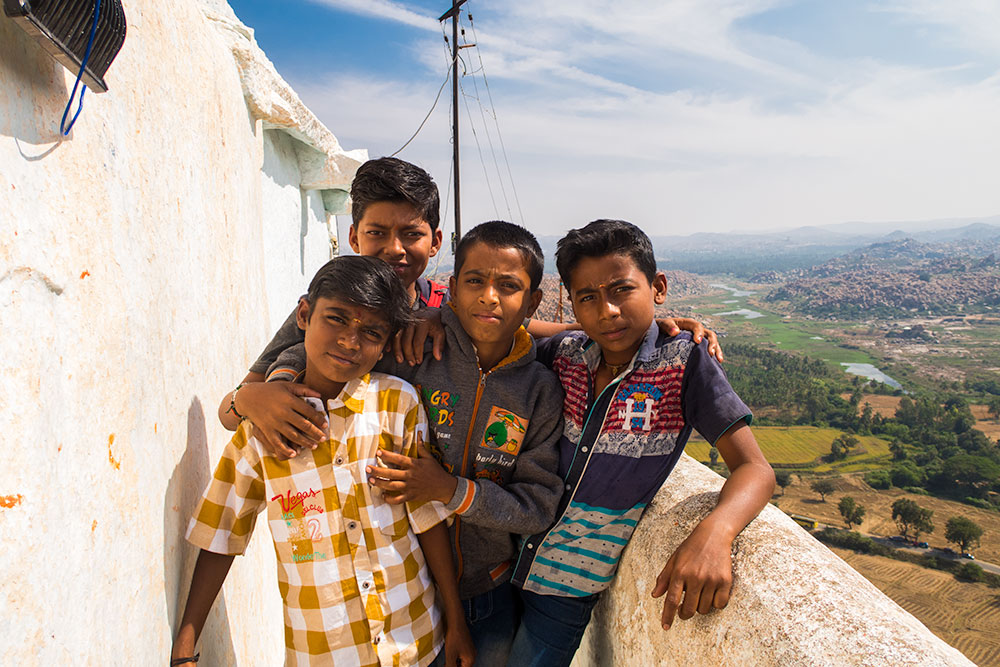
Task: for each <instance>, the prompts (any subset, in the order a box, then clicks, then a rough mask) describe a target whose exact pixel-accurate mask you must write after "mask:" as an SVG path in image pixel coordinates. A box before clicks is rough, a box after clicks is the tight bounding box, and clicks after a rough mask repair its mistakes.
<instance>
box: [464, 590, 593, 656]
mask: <svg viewBox="0 0 1000 667" xmlns="http://www.w3.org/2000/svg"><path fill="white" fill-rule="evenodd" d="M518 594H519V595H520V597H521V603H522V605H523V609H522V612H521V626H520V627H519V628H518V629H517V635H515V637H514V646H513V647H511V649H510V657H509V658H508V659H507V665H508V666H509V667H559V666H560V665H563V666H566V667H568V665H569V663H571V662H572V661H573V655H574V654H575V653H576V649H577V648H579V646H580V639H582V638H583V631H584V630H586V629H587V623H589V622H590V614H591V612H593V611H594V605H596V604H597V601H598V600H599V599H600V593H597V594H595V595H588V596H587V597H582V598H573V597H560V596H558V595H539V594H538V593H532V592H530V591H522V590H519V591H518ZM476 664H479V663H476Z"/></svg>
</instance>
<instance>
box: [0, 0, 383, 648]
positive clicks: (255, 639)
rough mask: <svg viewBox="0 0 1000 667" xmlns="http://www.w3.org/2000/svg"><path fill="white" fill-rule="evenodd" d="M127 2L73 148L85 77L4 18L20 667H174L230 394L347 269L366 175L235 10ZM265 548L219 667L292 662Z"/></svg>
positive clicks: (8, 441)
mask: <svg viewBox="0 0 1000 667" xmlns="http://www.w3.org/2000/svg"><path fill="white" fill-rule="evenodd" d="M124 8H125V13H126V16H127V18H128V37H127V39H126V41H125V45H124V47H123V49H122V51H121V53H120V54H119V55H118V58H117V60H116V61H115V62H114V64H113V65H112V66H111V68H110V69H109V71H108V74H107V76H106V77H105V79H106V81H107V83H108V86H109V91H108V92H107V93H105V94H94V93H93V92H88V93H87V96H86V98H85V100H84V108H83V113H82V114H81V116H80V119H79V121H78V122H77V124H76V126H75V128H74V129H73V131H72V133H71V134H70V136H69V137H66V138H65V139H62V140H60V138H59V120H60V117H61V116H62V112H63V108H64V107H65V106H66V102H67V101H68V99H69V96H70V90H71V89H72V85H73V80H74V76H75V72H74V73H71V72H68V71H67V70H65V69H64V68H63V67H62V66H61V65H59V64H57V63H56V62H55V60H53V59H52V58H51V57H50V56H49V55H48V54H47V53H46V52H45V51H44V50H43V48H42V47H41V46H40V45H39V44H38V43H36V42H35V41H34V40H33V39H32V38H30V37H28V35H27V34H26V33H25V32H24V31H23V30H22V29H21V28H20V27H19V26H17V25H16V24H15V23H14V22H13V21H12V20H11V19H9V18H7V17H5V16H3V15H2V13H0V332H2V334H0V346H2V347H0V352H2V353H0V405H2V408H0V450H2V452H3V465H2V466H0V536H2V542H0V586H2V590H0V619H2V620H0V656H2V657H0V663H2V664H4V665H7V664H10V665H14V664H18V665H83V664H93V665H97V664H104V665H153V664H165V663H166V658H167V657H168V656H169V650H170V643H171V638H172V635H173V632H174V629H175V627H176V623H177V622H178V617H179V614H180V606H181V605H182V604H183V600H184V599H185V597H186V595H187V590H186V586H187V581H189V579H190V573H191V568H192V566H193V560H194V557H195V555H196V553H195V550H194V549H193V548H191V547H190V546H189V545H187V544H186V542H184V540H183V528H184V525H185V524H186V521H187V517H188V516H189V514H190V512H191V510H192V509H193V506H194V503H195V502H196V500H197V498H198V495H199V494H200V493H201V490H202V488H203V487H204V484H205V483H206V482H207V480H208V478H209V475H210V474H211V468H212V466H213V465H214V463H215V460H216V459H217V457H218V455H219V453H220V452H221V450H222V447H223V446H224V445H225V443H226V441H227V439H228V438H227V435H226V432H225V431H224V430H223V429H222V427H221V426H220V425H219V424H218V419H216V417H215V410H216V406H217V405H218V401H219V398H220V397H221V396H222V395H223V394H224V393H225V392H226V391H227V389H230V388H231V387H233V386H234V385H235V383H236V382H237V381H238V380H239V379H240V378H242V377H243V375H244V374H245V373H246V369H247V367H248V365H249V364H250V362H251V361H252V360H253V358H254V356H255V354H256V353H257V352H258V351H259V350H260V349H261V348H262V346H263V345H264V344H265V343H266V342H267V339H268V337H269V336H270V334H271V333H272V331H273V329H274V327H275V326H276V325H277V324H278V323H279V322H280V321H281V320H282V319H283V318H284V316H285V315H287V314H288V312H289V311H290V310H291V308H292V307H293V306H294V304H295V301H296V297H297V296H298V295H299V294H300V293H302V291H304V289H305V286H306V285H307V283H308V279H309V278H310V277H311V276H312V274H313V273H314V272H315V270H316V269H317V268H318V267H319V265H320V264H322V262H324V261H326V260H327V259H329V257H330V242H329V235H328V232H327V223H328V217H329V216H331V215H332V214H336V213H345V212H346V210H347V209H346V204H347V195H346V191H347V189H348V188H349V185H350V181H351V179H352V178H353V175H354V171H355V170H356V168H357V166H358V165H360V163H361V162H363V161H364V160H365V159H366V158H367V155H366V153H365V151H352V152H345V151H344V150H342V149H341V147H340V146H339V144H338V143H337V140H336V138H335V137H334V136H333V135H332V134H331V133H330V132H329V130H327V129H326V128H325V127H323V125H322V124H321V123H320V122H319V121H318V120H317V119H316V117H315V116H314V115H313V114H312V113H311V112H310V111H309V110H308V109H307V108H306V107H305V106H304V105H303V104H302V102H301V101H300V100H299V99H298V97H297V96H296V95H295V93H294V92H293V91H292V90H291V89H290V88H289V87H288V85H287V84H286V83H285V82H284V81H283V80H282V79H281V77H280V76H278V74H277V72H276V71H275V70H274V68H273V66H272V65H271V63H270V62H269V61H268V60H267V58H266V57H265V56H264V54H263V53H262V52H261V51H260V49H259V48H258V47H257V45H256V43H255V42H254V40H253V34H252V32H251V31H249V30H248V29H247V28H246V27H245V26H243V25H242V24H241V23H240V22H239V21H238V20H237V18H236V17H235V15H234V14H233V12H232V10H231V9H230V8H229V6H228V5H227V4H226V3H225V2H221V1H218V0H217V1H214V2H198V1H197V0H171V1H170V2H161V1H157V0H125V1H124ZM334 229H335V226H334ZM257 532H258V534H257V535H256V536H255V539H254V542H253V544H252V545H251V547H250V549H249V550H248V555H247V556H246V557H245V558H241V559H237V562H236V565H235V566H234V570H233V573H232V574H231V575H230V578H229V581H228V582H227V584H226V586H225V589H224V591H223V594H222V595H221V596H220V599H219V601H218V603H217V604H216V606H215V608H214V610H213V613H212V616H211V618H210V620H209V623H208V626H207V628H206V632H205V635H204V640H203V644H202V656H203V660H202V663H201V664H206V665H209V666H211V665H228V664H241V665H276V664H281V661H282V656H283V648H282V647H283V638H282V630H281V622H280V619H281V617H282V612H281V602H280V598H279V596H278V592H277V587H276V586H275V585H274V583H273V582H274V581H275V575H274V555H273V549H272V548H271V546H270V544H269V536H268V534H267V530H266V529H265V530H259V531H257ZM275 619H278V620H277V622H275Z"/></svg>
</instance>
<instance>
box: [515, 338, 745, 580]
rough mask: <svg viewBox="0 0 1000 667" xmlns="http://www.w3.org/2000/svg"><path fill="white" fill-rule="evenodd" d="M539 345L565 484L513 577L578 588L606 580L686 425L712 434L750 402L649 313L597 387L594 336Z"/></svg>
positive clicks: (697, 349)
mask: <svg viewBox="0 0 1000 667" xmlns="http://www.w3.org/2000/svg"><path fill="white" fill-rule="evenodd" d="M540 347H541V348H542V352H541V353H540V358H543V359H544V358H546V357H547V360H548V361H549V363H550V364H551V366H552V369H553V370H554V371H556V374H557V375H558V376H559V379H560V380H561V381H562V384H563V387H564V388H565V402H564V405H563V416H564V418H565V424H564V431H563V438H562V440H561V441H560V461H559V472H560V474H561V475H562V476H563V479H564V481H565V482H566V487H565V488H566V493H565V494H564V496H563V502H562V504H561V506H560V507H561V511H560V514H559V517H558V519H557V521H556V523H555V525H553V526H552V528H550V529H549V530H548V531H546V532H544V533H540V534H537V535H533V536H531V537H530V538H528V539H526V540H525V542H524V544H523V546H522V549H521V556H520V558H519V559H518V562H517V565H516V567H515V572H514V575H513V579H514V582H515V583H516V584H518V585H521V586H522V587H523V588H524V589H525V590H530V591H533V592H536V593H541V594H545V595H558V596H570V597H582V596H587V595H592V594H595V593H599V592H601V591H603V590H604V589H606V588H607V587H608V586H609V585H610V584H611V581H612V580H613V578H614V575H615V572H616V570H617V567H618V561H619V559H620V558H621V553H622V550H623V549H624V548H625V546H626V545H627V544H628V542H629V540H630V539H631V538H632V534H633V532H634V531H635V528H636V526H637V525H638V523H639V520H640V519H641V517H642V515H643V512H644V511H645V508H646V506H647V505H648V504H649V502H650V501H651V500H652V499H653V497H654V496H655V495H656V492H657V491H658V490H659V488H660V485H661V484H662V483H663V482H664V480H665V479H666V478H667V476H668V475H669V474H670V471H671V470H672V469H673V467H674V465H675V464H676V463H677V459H678V458H679V457H680V454H681V452H682V451H683V447H684V444H685V442H686V441H687V438H688V436H689V435H690V433H691V430H692V428H695V429H697V430H698V431H699V432H700V433H701V434H702V435H704V436H705V437H706V438H708V439H709V440H710V442H714V441H715V440H716V439H717V438H718V437H719V436H720V435H721V434H722V433H723V432H725V430H726V429H728V428H729V427H730V426H731V425H732V424H733V423H735V422H736V421H738V420H740V419H747V420H748V421H749V418H750V411H749V409H748V408H747V407H746V405H745V404H744V403H743V402H742V401H741V400H740V399H739V397H738V396H737V395H736V394H735V392H733V390H732V388H731V387H730V386H729V383H728V381H727V380H726V377H725V374H724V373H723V372H722V369H721V368H720V367H719V365H718V363H716V362H715V361H714V360H713V359H711V358H710V357H709V356H708V355H707V349H706V346H705V344H704V343H703V344H702V345H701V346H697V345H695V344H694V343H693V342H692V341H691V340H690V337H689V336H687V335H681V336H677V337H674V338H670V337H666V336H663V335H662V334H660V333H659V331H658V329H657V326H656V324H655V322H654V323H653V324H652V325H651V326H650V328H649V330H648V331H647V334H646V338H645V339H644V341H643V343H642V345H641V346H640V348H639V350H638V351H637V352H636V354H635V356H634V357H633V359H632V361H631V362H630V363H629V365H628V366H627V367H626V368H625V369H623V371H622V373H620V374H619V375H618V377H616V378H614V380H612V382H611V383H609V384H608V386H607V387H605V388H604V389H603V390H602V391H601V392H600V394H598V395H596V396H594V395H592V391H591V387H592V385H593V377H594V373H595V371H596V369H597V366H598V364H599V363H600V354H601V351H600V347H599V346H598V345H596V344H594V343H593V342H592V341H589V340H588V339H587V338H586V336H585V335H584V334H580V333H575V332H573V333H570V334H566V335H565V336H563V337H561V338H553V339H552V340H550V341H549V343H548V344H545V343H543V344H541V345H540ZM543 355H546V356H543Z"/></svg>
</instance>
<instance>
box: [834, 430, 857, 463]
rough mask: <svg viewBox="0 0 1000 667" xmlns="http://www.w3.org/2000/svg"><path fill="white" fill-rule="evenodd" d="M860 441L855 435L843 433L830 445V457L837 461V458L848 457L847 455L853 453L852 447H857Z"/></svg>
mask: <svg viewBox="0 0 1000 667" xmlns="http://www.w3.org/2000/svg"><path fill="white" fill-rule="evenodd" d="M859 442H861V441H860V440H858V439H857V438H855V437H854V436H853V435H849V434H847V433H841V434H840V435H838V436H837V437H836V438H834V440H833V443H831V445H830V458H831V459H833V460H835V461H836V460H837V459H846V458H847V455H848V454H850V453H851V448H852V447H856V446H857V445H858V443H859Z"/></svg>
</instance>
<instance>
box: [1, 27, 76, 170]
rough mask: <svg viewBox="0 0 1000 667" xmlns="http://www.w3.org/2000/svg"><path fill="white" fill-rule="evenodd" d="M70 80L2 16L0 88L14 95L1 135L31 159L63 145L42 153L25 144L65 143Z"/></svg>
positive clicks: (8, 100) (4, 112)
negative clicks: (62, 129) (61, 128)
mask: <svg viewBox="0 0 1000 667" xmlns="http://www.w3.org/2000/svg"><path fill="white" fill-rule="evenodd" d="M66 78H67V71H66V69H65V68H64V67H63V66H62V65H60V64H59V63H57V62H56V61H55V59H54V58H53V57H52V56H50V55H49V54H48V53H46V52H45V50H44V49H43V48H42V47H41V45H39V44H38V43H37V42H36V41H35V40H33V39H32V38H31V37H29V36H28V34H27V33H26V32H24V30H22V29H21V28H20V27H19V26H18V25H16V24H15V23H14V21H13V19H11V18H9V17H7V16H5V15H3V14H2V13H0V89H2V90H6V91H9V92H10V94H9V95H8V96H7V97H6V98H5V99H4V100H3V105H0V134H3V135H6V136H9V137H13V138H14V139H15V140H16V141H17V142H18V147H19V149H21V155H22V156H23V157H24V158H25V159H27V160H37V159H40V158H42V157H44V156H45V155H48V153H49V152H51V151H52V150H54V149H55V148H56V146H58V145H59V144H58V143H56V146H52V147H51V148H49V149H48V150H47V151H44V152H40V151H37V150H32V149H30V148H28V147H27V146H23V145H22V142H23V143H24V144H31V145H32V146H39V145H42V144H49V143H53V142H60V141H61V140H62V137H61V135H60V134H59V121H60V120H61V119H62V114H63V110H64V109H65V108H66V102H68V101H69V92H70V90H71V87H72V84H69V85H67V83H66ZM26 148H28V150H25V149H26Z"/></svg>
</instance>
